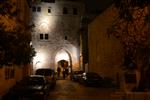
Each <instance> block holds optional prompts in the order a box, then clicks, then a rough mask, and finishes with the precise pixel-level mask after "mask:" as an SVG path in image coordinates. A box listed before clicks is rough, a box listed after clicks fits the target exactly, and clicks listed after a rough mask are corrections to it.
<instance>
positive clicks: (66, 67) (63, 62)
mask: <svg viewBox="0 0 150 100" xmlns="http://www.w3.org/2000/svg"><path fill="white" fill-rule="evenodd" d="M71 65H72V60H71V56H70V54H69V52H67V51H66V50H64V49H61V50H59V51H58V52H57V54H56V56H55V70H56V72H57V73H58V68H60V70H61V71H60V77H63V78H66V77H67V76H68V75H69V73H70V72H71ZM58 76H59V75H58Z"/></svg>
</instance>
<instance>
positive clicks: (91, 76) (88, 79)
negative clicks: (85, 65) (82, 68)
mask: <svg viewBox="0 0 150 100" xmlns="http://www.w3.org/2000/svg"><path fill="white" fill-rule="evenodd" d="M80 83H81V84H84V85H85V86H102V84H103V77H101V76H100V75H99V74H97V73H95V72H87V73H83V75H82V77H81V78H80Z"/></svg>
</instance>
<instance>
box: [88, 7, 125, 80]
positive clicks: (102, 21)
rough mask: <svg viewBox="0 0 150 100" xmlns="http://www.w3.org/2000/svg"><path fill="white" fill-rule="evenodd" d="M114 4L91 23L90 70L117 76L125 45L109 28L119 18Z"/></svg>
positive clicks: (89, 34) (113, 76) (89, 33)
mask: <svg viewBox="0 0 150 100" xmlns="http://www.w3.org/2000/svg"><path fill="white" fill-rule="evenodd" d="M117 16H118V13H117V10H116V8H115V7H114V6H113V5H112V6H111V7H109V8H107V9H106V10H105V11H104V12H103V13H102V14H100V15H99V16H97V17H96V18H95V19H94V20H93V21H92V22H91V23H90V24H89V28H88V30H89V32H88V37H89V39H88V41H89V71H94V72H97V73H99V74H102V75H105V76H109V77H112V78H115V77H116V75H117V72H119V70H120V67H121V64H122V62H123V53H124V52H123V47H122V45H121V43H120V41H118V39H117V38H115V37H114V36H112V35H111V34H109V33H107V29H108V28H109V27H110V26H111V25H112V23H113V21H114V20H115V19H116V18H117Z"/></svg>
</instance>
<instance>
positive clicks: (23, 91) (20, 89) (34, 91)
mask: <svg viewBox="0 0 150 100" xmlns="http://www.w3.org/2000/svg"><path fill="white" fill-rule="evenodd" d="M49 91H50V86H49V84H47V81H46V79H45V77H44V76H41V75H30V76H27V77H25V78H23V79H22V80H21V81H20V82H18V83H17V84H16V85H15V86H14V87H13V88H12V89H11V90H10V94H11V95H13V96H14V97H17V98H21V97H27V98H28V97H29V98H30V97H32V96H34V97H36V96H39V97H40V96H41V97H44V96H45V95H48V94H49ZM14 100H15V99H14Z"/></svg>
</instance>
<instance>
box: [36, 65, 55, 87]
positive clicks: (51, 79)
mask: <svg viewBox="0 0 150 100" xmlns="http://www.w3.org/2000/svg"><path fill="white" fill-rule="evenodd" d="M35 74H36V75H42V76H45V78H46V80H47V81H48V83H49V85H50V87H51V88H54V87H55V85H56V75H55V71H54V70H53V69H50V68H40V69H37V70H36V73H35Z"/></svg>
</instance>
